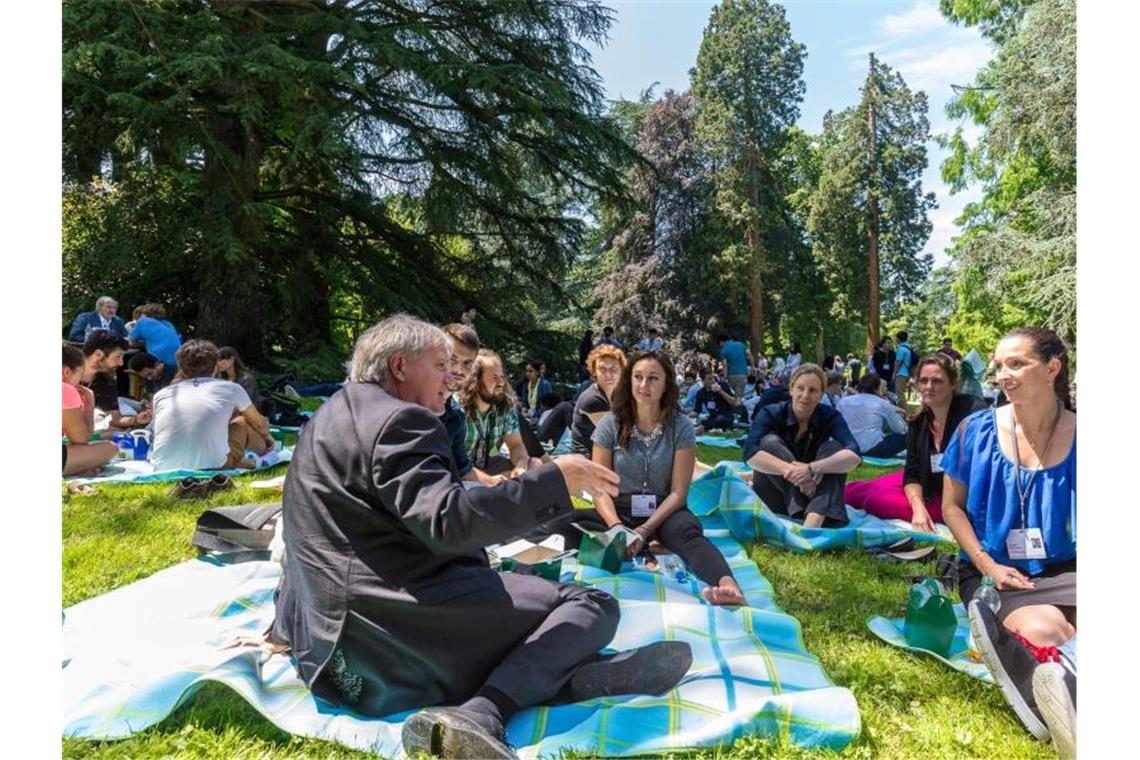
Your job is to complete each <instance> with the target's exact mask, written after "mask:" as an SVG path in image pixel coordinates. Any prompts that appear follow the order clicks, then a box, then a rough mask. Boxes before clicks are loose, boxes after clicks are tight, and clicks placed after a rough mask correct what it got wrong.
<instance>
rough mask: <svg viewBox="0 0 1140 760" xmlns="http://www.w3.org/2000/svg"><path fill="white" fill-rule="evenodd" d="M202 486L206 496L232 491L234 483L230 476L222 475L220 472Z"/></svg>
mask: <svg viewBox="0 0 1140 760" xmlns="http://www.w3.org/2000/svg"><path fill="white" fill-rule="evenodd" d="M203 485H204V486H205V488H204V490H205V491H206V495H207V496H208V495H211V494H215V493H218V492H220V491H232V490H233V488H234V482H233V480H232V479H231V478H230V476H229V475H223V474H222V473H220V472H219V473H218V474H217V475H215V476H214V477H212V478H210V479H209V480H207V481H205V483H204V484H203Z"/></svg>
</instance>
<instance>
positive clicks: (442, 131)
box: [63, 0, 634, 358]
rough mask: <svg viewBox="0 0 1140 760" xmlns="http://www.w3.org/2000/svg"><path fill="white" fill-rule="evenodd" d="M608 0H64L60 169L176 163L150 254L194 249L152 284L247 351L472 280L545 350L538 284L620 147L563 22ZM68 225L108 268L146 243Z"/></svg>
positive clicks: (465, 286) (466, 290)
mask: <svg viewBox="0 0 1140 760" xmlns="http://www.w3.org/2000/svg"><path fill="white" fill-rule="evenodd" d="M610 20H611V12H610V11H608V10H607V9H605V8H602V7H600V6H598V5H597V4H594V3H589V4H581V3H576V2H544V3H525V4H524V3H506V2H500V3H490V4H487V3H478V2H448V3H435V2H428V1H427V0H423V1H420V0H405V1H404V2H360V3H352V4H348V3H339V2H338V3H321V2H306V1H304V0H297V1H295V2H230V1H228V0H227V1H226V2H207V1H202V2H147V1H146V0H129V1H123V2H118V1H110V0H72V1H71V2H68V3H66V4H65V7H64V30H63V31H64V173H65V177H66V178H67V185H66V186H65V193H74V192H80V191H81V190H82V188H83V187H84V186H85V185H86V183H88V182H89V181H90V179H91V177H92V176H95V175H100V174H102V175H104V179H105V181H106V184H107V185H108V186H110V187H114V188H115V189H116V190H117V189H119V188H120V187H122V186H123V185H125V184H130V183H134V182H137V181H138V179H137V178H138V177H140V176H145V175H152V174H157V175H158V177H160V178H163V179H165V178H167V177H168V176H173V177H174V178H175V180H176V181H175V182H174V184H173V187H174V190H173V191H172V192H171V194H170V195H169V197H168V198H165V200H166V201H167V203H166V204H165V207H164V209H163V210H162V213H165V214H166V215H167V217H168V218H173V219H177V220H178V222H176V223H174V224H172V226H171V228H170V229H169V232H171V233H173V234H170V235H168V237H166V239H164V240H163V239H160V240H158V241H157V242H156V250H155V256H157V257H158V258H161V259H163V260H167V259H174V260H176V259H178V258H179V257H182V256H190V258H192V260H193V263H194V266H193V268H192V269H191V270H189V271H186V270H184V269H176V268H175V267H173V266H171V267H168V269H167V271H165V272H162V273H160V274H156V275H154V276H155V277H156V278H158V279H159V280H160V282H156V283H150V284H148V288H150V289H148V290H147V291H146V293H145V300H152V299H153V298H155V297H157V296H159V295H162V294H164V293H166V292H177V294H178V300H179V301H180V302H182V303H186V304H188V305H190V309H188V311H189V313H183V314H181V315H180V316H181V318H182V320H183V324H190V325H193V326H194V327H196V328H197V332H198V333H199V334H201V335H202V336H203V337H209V338H213V339H215V340H218V341H221V342H226V343H231V344H233V345H235V346H237V347H238V348H239V350H242V351H243V352H244V353H246V355H247V356H250V357H254V358H256V357H257V356H259V355H260V354H261V353H262V352H263V351H264V350H265V349H267V348H272V349H280V350H282V351H285V352H287V353H290V352H291V353H297V352H303V351H306V350H309V349H310V348H311V347H312V346H313V345H314V344H315V343H322V342H323V343H328V342H330V341H335V342H337V343H341V342H344V341H346V340H347V339H350V338H351V337H352V335H354V334H355V332H356V331H358V330H359V329H360V327H361V326H364V325H367V324H370V323H372V322H373V321H375V319H376V318H377V317H379V316H381V315H382V314H384V313H388V312H391V311H396V310H406V311H410V312H414V313H417V314H419V315H421V316H424V317H426V318H428V319H432V320H436V321H448V320H451V319H453V318H454V316H455V313H456V311H457V310H458V308H459V306H461V305H462V304H463V303H464V302H468V301H470V302H475V303H477V304H481V305H482V312H483V317H484V320H483V322H481V325H480V326H481V328H483V329H486V331H487V335H486V337H487V338H488V339H490V340H491V341H495V340H496V338H500V337H505V336H507V335H509V336H510V338H511V340H512V341H513V345H503V343H498V345H500V346H501V347H504V348H507V349H512V348H516V349H518V350H523V349H526V350H531V349H534V348H539V349H547V350H549V351H550V352H551V353H554V352H560V351H562V350H563V349H564V348H565V345H564V343H566V341H564V340H562V339H558V338H554V337H552V336H551V335H550V334H548V332H546V331H544V330H541V329H539V328H538V325H540V324H542V322H541V321H540V318H541V317H542V316H544V314H543V313H542V309H539V308H536V304H539V303H542V304H550V303H555V302H557V301H558V300H559V298H560V296H562V283H563V282H564V279H565V275H566V272H567V270H568V269H569V267H570V265H571V262H572V257H573V253H574V251H575V250H576V249H577V248H578V247H579V246H580V245H581V243H582V239H583V235H584V228H585V225H584V223H583V221H582V219H581V215H580V213H579V211H580V209H581V208H583V207H584V206H585V204H586V203H588V202H590V201H591V200H592V199H594V198H595V197H602V198H607V199H609V201H610V202H612V203H615V204H616V203H620V201H621V197H620V196H621V191H622V183H621V172H622V171H623V170H624V167H625V166H626V165H627V164H628V162H629V161H630V160H632V159H633V156H634V154H633V152H632V150H630V148H629V147H628V146H627V145H626V143H625V142H623V141H622V139H621V137H620V134H619V132H618V130H617V129H616V128H615V127H614V126H613V125H612V124H611V123H610V122H609V121H608V120H606V119H605V118H603V116H602V99H601V88H600V84H599V81H598V78H597V75H596V74H595V73H594V72H593V71H592V70H591V69H589V68H588V67H587V66H586V65H585V63H586V53H585V50H584V48H582V47H581V45H580V44H579V42H578V40H581V39H593V40H597V39H599V38H600V37H601V35H603V34H604V33H605V31H606V29H607V28H608V26H609V23H610ZM152 181H153V180H152ZM158 200H160V199H154V201H155V202H158ZM185 209H190V210H191V211H190V213H184V210H185ZM118 211H119V212H120V213H121V214H124V215H125V217H124V219H123V222H124V223H125V225H126V226H133V225H134V224H135V218H134V215H133V212H134V211H135V207H134V206H126V207H119V209H118ZM156 213H157V212H156ZM159 215H161V214H159ZM185 235H190V236H191V237H193V238H194V241H193V243H194V244H193V245H191V246H189V247H188V246H187V244H186V242H185V241H184V240H183V239H182V238H183V237H184V236H185ZM73 247H74V249H75V255H76V257H77V258H83V259H90V260H92V261H93V262H98V263H97V266H96V268H99V269H105V270H108V271H107V273H106V281H107V282H109V283H110V285H109V286H114V289H115V290H116V291H117V290H118V288H119V285H118V284H119V283H123V282H125V281H126V280H128V279H131V278H132V276H133V275H132V270H131V269H124V268H114V267H112V266H111V265H115V264H117V263H118V259H116V258H115V256H114V255H113V253H114V250H115V249H116V248H121V249H123V250H125V251H126V252H127V253H128V255H129V254H131V253H133V254H134V255H135V256H136V257H137V256H138V255H140V251H137V250H135V249H133V248H129V247H124V244H122V243H120V242H119V241H117V240H115V241H112V240H110V239H109V238H108V237H106V236H104V237H103V238H85V239H83V240H80V241H77V242H76V243H75V244H74V246H73ZM84 287H93V286H86V285H85V286H84ZM156 291H157V292H156ZM69 295H70V294H69ZM81 295H82V296H84V298H80V296H81ZM89 295H90V294H89V293H76V294H75V298H77V299H79V300H78V301H71V300H69V301H68V302H67V303H66V304H65V305H66V306H67V307H68V312H69V314H70V313H71V312H72V311H74V310H75V309H77V308H80V307H85V306H86V301H87V300H89V299H88V298H86V296H89ZM88 308H89V307H88ZM567 340H570V339H567ZM341 348H342V349H343V348H345V346H343V345H342V346H341Z"/></svg>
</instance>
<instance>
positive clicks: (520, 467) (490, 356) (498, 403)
mask: <svg viewBox="0 0 1140 760" xmlns="http://www.w3.org/2000/svg"><path fill="white" fill-rule="evenodd" d="M459 405H460V406H461V407H462V408H463V413H464V414H465V415H466V417H467V436H466V442H467V443H466V445H467V456H468V457H470V458H471V461H472V462H473V463H474V465H475V470H476V477H477V478H478V479H479V480H480V481H483V482H487V481H488V480H490V482H488V485H492V484H494V483H496V482H498V481H497V480H495V479H494V476H496V475H503V474H507V476H508V477H510V478H517V477H518V476H519V475H521V474H522V473H524V472H526V471H527V470H529V469H530V468H532V467H538V466H539V465H541V464H542V460H541V459H538V458H535V457H531V456H530V455H529V454H527V451H526V445H525V444H523V439H522V434H521V432H520V428H519V416H518V413H517V412H515V399H514V394H513V393H512V392H511V386H510V384H509V383H508V382H507V377H506V375H505V374H504V373H503V360H502V359H500V358H499V355H498V354H496V353H495V352H494V351H491V350H490V349H486V348H484V349H480V351H479V354H478V355H477V356H476V357H475V366H474V367H472V370H471V374H470V376H468V377H467V379H466V380H464V381H463V384H462V385H461V386H460V388H459ZM503 444H506V446H507V450H508V451H509V452H510V457H509V458H508V457H504V456H502V455H501V454H500V453H499V450H500V448H501V447H502V446H503ZM484 476H487V477H486V478H485V477H484Z"/></svg>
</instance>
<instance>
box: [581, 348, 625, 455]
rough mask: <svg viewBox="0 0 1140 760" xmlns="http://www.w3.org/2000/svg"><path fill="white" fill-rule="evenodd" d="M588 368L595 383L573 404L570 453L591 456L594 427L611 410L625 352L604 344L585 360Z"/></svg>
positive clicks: (623, 364)
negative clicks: (611, 402)
mask: <svg viewBox="0 0 1140 760" xmlns="http://www.w3.org/2000/svg"><path fill="white" fill-rule="evenodd" d="M586 367H587V369H588V370H589V372H590V377H592V378H594V380H595V382H594V383H593V384H592V385H591V386H590V387H588V388H586V390H584V391H582V392H581V393H580V394H579V395H578V401H577V402H576V403H575V404H574V424H573V425H572V426H571V428H570V453H572V454H582V455H583V456H587V457H589V456H592V455H593V453H594V442H593V438H594V427H595V426H596V425H597V424H598V423H599V422H600V421H601V419H602V417H605V416H606V414H608V413H609V411H610V399H611V398H613V393H614V389H615V388H617V385H618V381H620V380H621V371H622V370H623V369H624V368H625V352H623V351H622V350H621V349H620V348H617V347H616V346H610V345H605V344H603V345H601V346H598V347H597V348H595V349H594V350H593V351H591V352H590V355H589V356H588V357H586Z"/></svg>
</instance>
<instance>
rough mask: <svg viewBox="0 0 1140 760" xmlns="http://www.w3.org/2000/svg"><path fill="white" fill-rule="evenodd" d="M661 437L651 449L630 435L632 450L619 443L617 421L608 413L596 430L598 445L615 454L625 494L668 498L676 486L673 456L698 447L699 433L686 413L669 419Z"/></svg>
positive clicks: (595, 435) (595, 441)
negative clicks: (654, 495) (646, 494)
mask: <svg viewBox="0 0 1140 760" xmlns="http://www.w3.org/2000/svg"><path fill="white" fill-rule="evenodd" d="M662 427H663V430H662V432H661V436H660V437H659V438H658V439H657V440H655V441H654V442H653V443H652V444H650V446H649V447H648V449H647V448H646V447H645V445H644V444H643V443H642V442H641V441H639V440H638V439H637V436H630V439H629V449H628V450H626V449H623V448H621V447H619V446H618V443H617V422H616V420H615V419H614V415H613V414H612V413H610V414H607V415H606V416H605V417H603V418H602V420H601V422H599V423H598V427H597V429H595V430H594V444H595V445H597V446H601V447H603V448H607V449H609V450H610V451H612V452H613V455H614V472H616V473H617V474H618V475H620V476H621V492H622V493H623V494H631V493H652V494H656V495H657V496H658V497H659V498H664V497H665V495H666V494H668V493H669V491H670V490H671V486H672V483H673V454H674V453H675V452H677V451H684V450H685V449H691V448H694V447H695V446H696V445H697V434H696V432H695V431H694V430H693V423H692V421H691V420H690V419H689V418H688V417H686V416H685V415H683V414H674V415H673V417H672V419H671V420H670V419H668V418H666V420H665V421H664V423H663V425H662Z"/></svg>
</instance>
